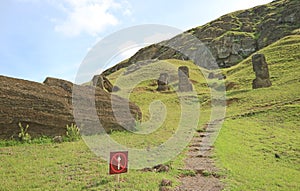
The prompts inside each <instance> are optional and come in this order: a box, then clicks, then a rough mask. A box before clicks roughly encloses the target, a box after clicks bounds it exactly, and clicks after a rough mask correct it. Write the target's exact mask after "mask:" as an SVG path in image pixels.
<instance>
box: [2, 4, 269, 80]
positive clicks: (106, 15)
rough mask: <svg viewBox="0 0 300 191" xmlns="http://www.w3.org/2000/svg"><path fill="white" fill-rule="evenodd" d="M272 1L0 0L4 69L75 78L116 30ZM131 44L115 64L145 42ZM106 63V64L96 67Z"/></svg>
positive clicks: (186, 23)
mask: <svg viewBox="0 0 300 191" xmlns="http://www.w3.org/2000/svg"><path fill="white" fill-rule="evenodd" d="M269 2H271V0H226V1H225V0H210V1H207V0H185V1H177V0H9V1H0V26H1V29H0V75H5V76H10V77H15V78H21V79H26V80H31V81H36V82H43V81H44V79H45V78H46V77H48V76H51V77H56V78H61V79H65V80H69V81H72V82H74V80H75V78H76V74H77V71H78V69H79V67H80V65H81V64H82V62H83V60H84V59H85V58H86V56H87V55H88V53H89V51H91V50H92V49H93V47H94V46H95V45H96V44H97V43H99V42H100V43H101V40H103V39H105V38H107V37H109V36H111V35H112V34H115V33H117V34H119V35H120V33H118V31H120V30H124V29H127V28H128V27H134V26H139V25H146V24H158V25H166V26H170V27H174V28H176V29H178V30H179V31H185V30H188V29H190V28H193V27H196V26H200V25H203V24H205V23H207V22H210V21H212V20H214V19H217V18H218V17H220V16H222V15H224V14H227V13H230V12H233V11H237V10H241V9H247V8H251V7H254V6H257V5H261V4H265V3H269ZM164 38H170V37H169V36H168V35H165V36H163V35H161V36H160V37H159V38H158V39H159V40H163V39H164ZM156 40H157V39H156ZM153 42H155V40H154V41H153ZM131 47H132V48H127V49H126V51H124V52H123V53H122V54H120V55H121V57H120V56H119V58H118V59H116V60H115V62H113V61H112V62H111V63H110V65H114V64H117V62H118V61H119V60H122V59H126V58H127V57H130V56H131V55H132V54H134V53H135V51H137V50H138V49H139V48H140V47H141V46H138V45H137V46H132V45H131ZM99 54H101V53H99ZM101 69H105V68H99V70H97V71H95V72H96V73H97V72H100V71H101Z"/></svg>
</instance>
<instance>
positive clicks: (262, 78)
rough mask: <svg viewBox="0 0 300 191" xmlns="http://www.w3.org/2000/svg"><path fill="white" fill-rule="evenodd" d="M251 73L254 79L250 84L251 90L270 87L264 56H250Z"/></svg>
mask: <svg viewBox="0 0 300 191" xmlns="http://www.w3.org/2000/svg"><path fill="white" fill-rule="evenodd" d="M252 65H253V71H254V72H255V76H256V78H255V79H254V80H253V82H252V88H253V89H257V88H265V87H270V86H271V85H272V83H271V81H270V75H269V69H268V64H267V62H266V58H265V55H264V54H255V55H253V56H252Z"/></svg>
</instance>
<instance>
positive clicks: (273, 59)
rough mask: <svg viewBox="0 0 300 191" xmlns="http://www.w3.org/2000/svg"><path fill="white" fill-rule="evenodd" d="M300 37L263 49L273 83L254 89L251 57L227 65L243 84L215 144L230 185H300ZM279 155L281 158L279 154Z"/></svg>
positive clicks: (231, 76) (233, 78) (233, 77)
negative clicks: (235, 64)
mask: <svg viewBox="0 0 300 191" xmlns="http://www.w3.org/2000/svg"><path fill="white" fill-rule="evenodd" d="M299 48H300V36H289V37H285V38H284V39H282V40H280V41H278V42H276V43H274V44H272V45H271V46H269V47H267V48H265V49H263V50H261V51H260V52H261V53H264V54H265V55H266V58H267V62H268V63H269V70H270V76H271V81H272V84H273V86H272V87H270V88H263V89H256V90H252V89H251V81H252V80H253V79H254V78H255V76H254V74H253V72H252V65H251V61H250V58H249V59H246V60H245V61H243V62H242V63H240V64H239V65H237V66H235V67H232V68H230V69H226V70H224V72H225V73H227V77H228V78H227V83H228V82H234V83H236V84H238V88H236V89H233V90H230V91H228V92H227V98H228V99H232V98H235V99H236V100H237V101H236V102H233V103H232V104H231V105H229V106H228V107H227V119H226V121H225V123H224V125H223V128H222V129H221V132H220V135H219V137H218V139H217V142H216V144H215V148H216V153H215V156H216V158H217V161H218V163H217V164H218V166H219V167H220V168H222V169H223V170H224V172H225V174H226V179H225V180H224V181H225V182H226V183H227V189H228V190H287V191H288V190H299V189H300V183H299V179H300V149H299V148H300V129H299V122H300V92H299V85H300V83H299V82H300V81H299V79H298V76H299V75H300V68H299V61H300V57H299V55H300V54H299ZM275 154H278V155H279V156H280V158H276V157H275Z"/></svg>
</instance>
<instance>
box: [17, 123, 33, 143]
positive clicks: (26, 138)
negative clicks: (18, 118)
mask: <svg viewBox="0 0 300 191" xmlns="http://www.w3.org/2000/svg"><path fill="white" fill-rule="evenodd" d="M19 127H20V130H21V132H20V133H19V135H18V137H19V140H20V141H21V142H30V141H31V136H30V135H29V133H28V132H27V131H28V128H29V125H28V124H27V125H26V127H23V126H22V124H21V122H20V123H19Z"/></svg>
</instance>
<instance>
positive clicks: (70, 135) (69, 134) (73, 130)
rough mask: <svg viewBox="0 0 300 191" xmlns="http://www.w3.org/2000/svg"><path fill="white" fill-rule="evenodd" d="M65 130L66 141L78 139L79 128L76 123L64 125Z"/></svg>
mask: <svg viewBox="0 0 300 191" xmlns="http://www.w3.org/2000/svg"><path fill="white" fill-rule="evenodd" d="M66 128H67V131H66V139H67V141H78V140H80V138H81V137H80V129H79V127H77V125H76V124H75V125H74V124H73V123H72V124H71V125H70V126H69V125H67V126H66Z"/></svg>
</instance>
